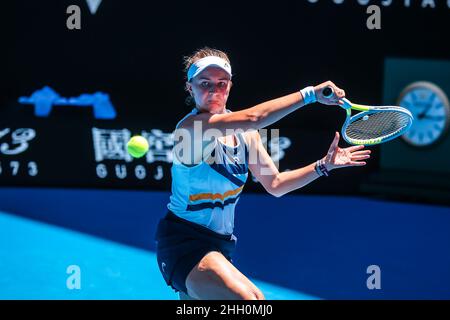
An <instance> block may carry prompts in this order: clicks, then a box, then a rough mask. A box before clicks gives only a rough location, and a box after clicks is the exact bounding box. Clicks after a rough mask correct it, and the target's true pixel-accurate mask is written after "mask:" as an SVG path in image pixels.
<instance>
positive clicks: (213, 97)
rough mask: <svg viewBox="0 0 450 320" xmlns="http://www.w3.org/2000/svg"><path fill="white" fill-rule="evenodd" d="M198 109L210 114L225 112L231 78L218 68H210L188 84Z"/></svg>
mask: <svg viewBox="0 0 450 320" xmlns="http://www.w3.org/2000/svg"><path fill="white" fill-rule="evenodd" d="M188 89H189V91H190V92H192V95H193V97H194V99H195V104H196V105H197V108H199V109H201V110H203V111H207V112H210V113H223V112H225V105H226V103H227V99H228V95H229V94H230V89H231V80H230V76H229V75H228V74H227V73H226V72H225V71H224V70H222V69H220V68H218V67H208V68H206V69H205V70H203V71H202V72H201V73H200V74H198V75H197V76H196V77H195V78H193V79H192V80H191V82H190V83H189V82H188Z"/></svg>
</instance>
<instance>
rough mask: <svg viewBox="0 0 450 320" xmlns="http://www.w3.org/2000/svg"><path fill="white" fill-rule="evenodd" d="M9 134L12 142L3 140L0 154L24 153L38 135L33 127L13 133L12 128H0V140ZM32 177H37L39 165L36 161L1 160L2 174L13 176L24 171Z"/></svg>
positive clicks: (0, 170)
mask: <svg viewBox="0 0 450 320" xmlns="http://www.w3.org/2000/svg"><path fill="white" fill-rule="evenodd" d="M8 134H11V143H7V142H3V143H1V144H0V154H4V155H7V156H15V155H18V154H21V153H24V152H25V151H26V150H28V147H29V146H30V145H29V142H30V141H31V140H33V139H34V138H35V137H36V131H35V130H34V129H31V128H20V129H16V130H14V131H13V132H12V133H11V129H10V128H5V129H1V130H0V140H1V139H3V138H6V137H7V135H8ZM24 171H25V172H26V173H25V174H28V176H30V177H35V176H37V174H38V172H39V171H38V165H37V163H36V162H34V161H29V162H28V163H25V164H24V163H21V162H20V161H17V160H11V161H9V163H8V162H4V161H3V162H1V161H0V175H2V174H4V173H6V174H10V175H11V176H13V177H15V176H21V175H22V173H23V172H24Z"/></svg>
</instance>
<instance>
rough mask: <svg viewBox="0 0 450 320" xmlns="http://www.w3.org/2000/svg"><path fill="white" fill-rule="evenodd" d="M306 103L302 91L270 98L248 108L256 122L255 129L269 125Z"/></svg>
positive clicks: (247, 110)
mask: <svg viewBox="0 0 450 320" xmlns="http://www.w3.org/2000/svg"><path fill="white" fill-rule="evenodd" d="M303 105H304V102H303V97H302V94H301V93H300V92H294V93H292V94H289V95H286V96H283V97H280V98H277V99H273V100H269V101H266V102H263V103H260V104H258V105H256V106H254V107H251V108H248V109H246V112H247V113H248V114H249V115H250V118H251V119H253V121H254V122H255V129H261V128H264V127H267V126H269V125H271V124H273V123H275V122H277V121H278V120H280V119H282V118H283V117H285V116H286V115H288V114H289V113H291V112H293V111H295V110H297V109H299V108H301V107H302V106H303Z"/></svg>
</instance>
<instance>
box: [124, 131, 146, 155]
mask: <svg viewBox="0 0 450 320" xmlns="http://www.w3.org/2000/svg"><path fill="white" fill-rule="evenodd" d="M127 150H128V153H129V154H131V156H132V157H134V158H140V157H142V156H143V155H144V154H146V153H147V151H148V141H147V139H145V138H144V137H143V136H134V137H132V138H131V139H130V141H128V143H127Z"/></svg>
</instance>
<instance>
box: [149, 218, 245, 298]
mask: <svg viewBox="0 0 450 320" xmlns="http://www.w3.org/2000/svg"><path fill="white" fill-rule="evenodd" d="M155 240H156V243H157V251H156V255H157V260H158V266H159V270H160V271H161V273H162V275H163V277H164V280H165V281H166V283H167V285H168V286H171V287H172V288H173V289H174V290H175V291H176V292H178V291H181V292H184V293H186V294H187V288H186V278H187V276H188V274H189V272H191V270H192V269H193V268H194V267H195V265H196V264H197V263H199V262H200V260H201V259H202V258H203V257H204V256H205V255H206V254H207V253H208V252H210V251H219V252H221V253H222V254H223V255H224V256H225V257H226V258H227V259H228V260H229V261H230V262H232V254H233V253H234V250H235V248H236V241H237V238H236V237H235V236H234V235H222V234H219V233H217V232H214V231H212V230H210V229H208V228H206V227H203V226H201V225H199V224H197V223H193V222H190V221H187V220H185V219H182V218H180V217H178V216H177V215H175V214H174V213H172V212H170V211H169V212H168V213H167V214H166V216H165V217H164V218H162V219H161V220H160V221H159V224H158V228H157V230H156V236H155Z"/></svg>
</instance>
